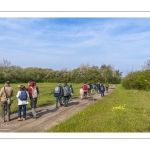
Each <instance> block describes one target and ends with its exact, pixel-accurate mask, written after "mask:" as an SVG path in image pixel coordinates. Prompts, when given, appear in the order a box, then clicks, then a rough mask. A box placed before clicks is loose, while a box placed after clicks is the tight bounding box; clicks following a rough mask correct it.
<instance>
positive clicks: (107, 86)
mask: <svg viewBox="0 0 150 150" xmlns="http://www.w3.org/2000/svg"><path fill="white" fill-rule="evenodd" d="M105 88H106V92H107V93H108V88H109V85H108V83H106V86H105Z"/></svg>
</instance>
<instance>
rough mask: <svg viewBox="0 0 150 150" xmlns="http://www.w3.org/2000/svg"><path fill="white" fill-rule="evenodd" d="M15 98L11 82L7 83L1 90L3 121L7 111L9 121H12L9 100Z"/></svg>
mask: <svg viewBox="0 0 150 150" xmlns="http://www.w3.org/2000/svg"><path fill="white" fill-rule="evenodd" d="M12 96H13V88H12V87H11V86H10V82H9V81H6V82H5V84H4V87H2V88H1V90H0V97H1V107H2V121H5V114H4V113H5V110H6V111H7V121H10V106H11V104H8V102H7V99H8V98H11V97H12Z"/></svg>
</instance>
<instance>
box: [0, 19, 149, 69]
mask: <svg viewBox="0 0 150 150" xmlns="http://www.w3.org/2000/svg"><path fill="white" fill-rule="evenodd" d="M149 41H150V19H149V18H0V44H1V46H0V53H1V58H5V59H8V60H9V61H11V62H12V63H13V64H14V65H20V66H21V67H30V66H37V67H42V68H45V67H50V68H53V69H55V68H56V69H61V68H69V69H75V68H77V67H78V66H79V65H80V64H82V63H87V62H89V63H90V64H93V65H97V66H100V65H102V64H112V65H114V67H115V68H116V69H120V70H124V69H127V68H131V66H132V65H133V64H134V68H135V69H140V68H141V65H142V64H144V62H145V61H146V60H147V59H149V55H150V51H149V47H150V43H149ZM18 58H19V59H18ZM23 59H24V60H25V61H26V63H24V62H23V61H21V60H23ZM32 60H36V61H33V62H32ZM31 62H32V63H31Z"/></svg>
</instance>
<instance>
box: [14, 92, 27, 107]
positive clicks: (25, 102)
mask: <svg viewBox="0 0 150 150" xmlns="http://www.w3.org/2000/svg"><path fill="white" fill-rule="evenodd" d="M26 93H27V99H26V100H23V101H22V100H20V98H19V96H20V94H21V91H18V93H17V95H16V97H17V98H18V105H26V104H28V97H29V94H28V91H26Z"/></svg>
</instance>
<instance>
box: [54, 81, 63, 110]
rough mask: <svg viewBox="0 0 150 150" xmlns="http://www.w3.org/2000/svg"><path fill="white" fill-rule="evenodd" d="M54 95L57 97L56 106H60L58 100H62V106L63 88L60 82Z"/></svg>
mask: <svg viewBox="0 0 150 150" xmlns="http://www.w3.org/2000/svg"><path fill="white" fill-rule="evenodd" d="M54 96H55V97H56V108H58V101H59V102H60V105H61V106H62V105H63V104H62V101H61V97H62V96H63V88H62V86H61V84H60V83H59V84H58V85H57V86H56V87H55V89H54Z"/></svg>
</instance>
